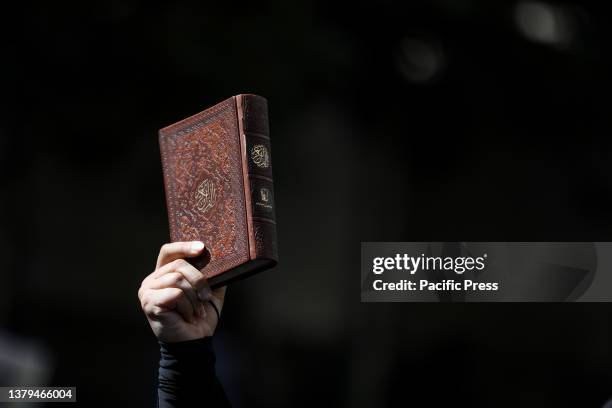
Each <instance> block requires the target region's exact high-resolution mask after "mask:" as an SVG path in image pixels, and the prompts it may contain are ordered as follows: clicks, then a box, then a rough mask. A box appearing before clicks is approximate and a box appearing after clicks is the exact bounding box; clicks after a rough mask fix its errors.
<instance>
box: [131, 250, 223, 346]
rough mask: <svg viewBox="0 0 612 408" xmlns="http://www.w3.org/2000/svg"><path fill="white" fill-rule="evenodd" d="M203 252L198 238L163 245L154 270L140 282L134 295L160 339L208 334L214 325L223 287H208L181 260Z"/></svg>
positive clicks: (167, 340)
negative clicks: (196, 239)
mask: <svg viewBox="0 0 612 408" xmlns="http://www.w3.org/2000/svg"><path fill="white" fill-rule="evenodd" d="M203 251H204V244H203V243H202V242H200V241H193V242H173V243H170V244H165V245H163V246H162V247H161V250H160V252H159V256H158V258H157V264H156V266H155V271H153V273H151V274H150V275H149V276H147V277H146V278H145V279H144V280H143V282H142V285H141V287H140V289H139V291H138V298H139V299H140V303H141V306H142V309H143V311H144V312H145V315H146V316H147V320H148V321H149V324H150V326H151V329H153V333H155V336H157V338H158V339H159V340H161V341H164V342H169V343H170V342H179V341H186V340H194V339H200V338H204V337H210V336H212V335H213V333H214V331H215V328H216V327H217V323H218V321H219V313H220V312H221V308H222V307H223V300H224V297H225V287H222V288H218V289H215V290H211V289H210V286H209V285H208V282H207V280H206V278H205V277H204V275H203V274H202V273H201V272H200V271H199V270H198V269H196V268H195V267H193V266H192V265H191V264H189V263H188V262H187V261H186V260H185V258H192V257H195V256H198V255H200V254H201V253H202V252H203Z"/></svg>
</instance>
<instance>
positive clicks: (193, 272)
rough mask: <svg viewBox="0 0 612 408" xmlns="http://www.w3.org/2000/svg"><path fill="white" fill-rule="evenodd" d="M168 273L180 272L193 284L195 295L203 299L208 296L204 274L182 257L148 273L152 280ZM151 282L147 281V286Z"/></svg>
mask: <svg viewBox="0 0 612 408" xmlns="http://www.w3.org/2000/svg"><path fill="white" fill-rule="evenodd" d="M169 273H179V274H181V275H182V277H183V278H184V279H185V280H186V281H187V282H189V284H190V285H191V286H193V288H194V289H195V291H196V297H199V298H200V300H204V299H205V298H206V297H207V296H209V292H210V288H209V286H208V282H206V278H205V277H204V275H203V274H202V273H201V272H200V271H198V270H197V269H196V268H194V267H193V266H192V265H191V264H190V263H189V262H187V261H185V260H184V259H176V260H174V261H172V262H170V263H168V264H165V265H164V266H162V267H161V268H159V269H157V270H156V271H155V272H153V273H152V274H151V275H150V278H152V279H153V280H159V279H160V278H161V277H162V276H164V275H166V274H169ZM147 279H149V278H147ZM153 284H154V283H153V282H149V286H151V285H153Z"/></svg>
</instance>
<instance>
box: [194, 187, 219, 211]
mask: <svg viewBox="0 0 612 408" xmlns="http://www.w3.org/2000/svg"><path fill="white" fill-rule="evenodd" d="M195 199H196V207H197V208H198V210H200V211H202V212H203V213H205V212H206V211H208V210H210V209H211V208H213V206H214V205H215V185H214V184H213V182H212V181H210V179H204V181H202V182H201V183H200V185H199V186H198V189H197V190H196V193H195Z"/></svg>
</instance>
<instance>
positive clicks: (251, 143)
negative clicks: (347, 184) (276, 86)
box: [237, 95, 278, 261]
mask: <svg viewBox="0 0 612 408" xmlns="http://www.w3.org/2000/svg"><path fill="white" fill-rule="evenodd" d="M237 105H238V107H239V109H238V111H239V116H240V117H241V120H240V124H241V126H240V127H241V133H242V134H243V135H244V139H243V144H244V153H245V156H246V158H245V159H246V160H245V161H246V166H245V172H246V175H245V182H246V186H245V187H248V188H246V190H247V191H246V193H247V194H246V195H247V197H246V202H247V206H249V208H248V210H250V211H247V216H248V217H249V222H248V224H249V227H250V234H249V235H250V236H251V238H252V245H251V258H252V259H270V260H273V261H278V248H277V239H276V209H275V201H274V182H273V177H272V160H271V157H272V156H271V152H272V151H271V147H270V125H269V122H268V104H267V101H266V99H265V98H262V97H261V96H256V95H240V96H238V101H237Z"/></svg>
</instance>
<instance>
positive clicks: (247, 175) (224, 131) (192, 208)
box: [159, 94, 278, 288]
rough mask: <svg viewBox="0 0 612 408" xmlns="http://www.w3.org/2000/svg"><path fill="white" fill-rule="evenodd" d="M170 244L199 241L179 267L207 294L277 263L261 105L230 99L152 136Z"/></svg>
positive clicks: (252, 98) (253, 98)
mask: <svg viewBox="0 0 612 408" xmlns="http://www.w3.org/2000/svg"><path fill="white" fill-rule="evenodd" d="M159 146H160V151H161V161H162V170H163V178H164V188H165V193H166V207H167V210H168V221H169V224H170V239H171V241H172V242H176V241H196V240H198V241H202V242H204V244H205V245H206V248H205V250H204V253H203V254H202V255H200V256H198V257H195V258H188V259H186V260H187V261H189V262H190V263H191V264H192V265H193V266H195V267H196V268H197V269H199V270H200V272H202V273H203V274H204V276H205V277H206V278H207V280H208V282H209V284H210V286H211V287H212V288H216V287H220V286H224V285H226V284H228V283H230V282H233V281H235V280H237V279H241V278H244V277H246V276H249V275H251V274H253V273H256V272H259V271H263V270H265V269H268V268H271V267H273V266H275V265H276V263H277V261H278V250H277V239H276V217H275V202H274V186H273V178H272V161H271V154H270V152H271V150H270V127H269V122H268V105H267V101H266V99H265V98H263V97H261V96H257V95H251V94H243V95H237V96H233V97H231V98H229V99H227V100H225V101H223V102H221V103H218V104H217V105H215V106H213V107H211V108H208V109H206V110H204V111H202V112H200V113H198V114H196V115H193V116H191V117H189V118H187V119H184V120H181V121H179V122H177V123H174V124H172V125H170V126H167V127H165V128H163V129H161V130H160V131H159Z"/></svg>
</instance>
